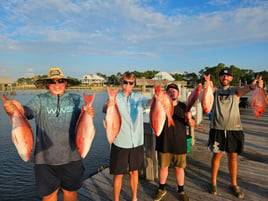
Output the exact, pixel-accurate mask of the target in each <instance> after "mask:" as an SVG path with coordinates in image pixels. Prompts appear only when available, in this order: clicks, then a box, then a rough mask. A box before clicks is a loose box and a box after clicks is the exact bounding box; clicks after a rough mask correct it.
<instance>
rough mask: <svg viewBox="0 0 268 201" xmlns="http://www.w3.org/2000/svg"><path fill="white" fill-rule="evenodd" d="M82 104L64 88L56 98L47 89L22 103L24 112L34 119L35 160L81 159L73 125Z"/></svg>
mask: <svg viewBox="0 0 268 201" xmlns="http://www.w3.org/2000/svg"><path fill="white" fill-rule="evenodd" d="M58 101H59V102H58ZM83 104H84V100H81V97H80V96H79V95H76V94H72V93H68V92H65V93H64V94H63V95H62V96H60V97H59V100H58V97H57V96H53V95H52V94H51V93H49V92H48V93H44V94H40V95H37V96H35V97H34V98H32V99H31V100H30V101H29V102H28V103H27V104H26V105H25V106H24V109H25V116H26V117H27V118H28V119H32V118H35V122H36V140H35V142H36V145H35V153H34V158H33V162H34V163H36V164H50V165H60V164H66V163H69V162H71V161H77V160H81V157H80V155H79V152H78V151H77V149H76V145H75V126H76V122H77V119H78V117H79V115H80V112H81V107H82V105H83ZM57 110H58V116H57Z"/></svg>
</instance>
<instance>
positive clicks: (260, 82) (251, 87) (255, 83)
mask: <svg viewBox="0 0 268 201" xmlns="http://www.w3.org/2000/svg"><path fill="white" fill-rule="evenodd" d="M256 87H259V88H263V80H262V78H261V77H259V78H257V79H255V80H254V81H253V82H252V83H251V84H250V85H247V86H245V87H236V94H237V96H238V97H241V96H243V95H245V94H247V93H248V92H250V91H252V90H254V89H255V88H256Z"/></svg>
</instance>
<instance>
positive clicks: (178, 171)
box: [175, 167, 185, 186]
mask: <svg viewBox="0 0 268 201" xmlns="http://www.w3.org/2000/svg"><path fill="white" fill-rule="evenodd" d="M175 173H176V179H177V184H178V185H179V186H184V175H185V173H184V169H183V168H179V167H175Z"/></svg>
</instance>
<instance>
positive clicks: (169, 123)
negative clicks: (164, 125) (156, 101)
mask: <svg viewBox="0 0 268 201" xmlns="http://www.w3.org/2000/svg"><path fill="white" fill-rule="evenodd" d="M171 125H172V126H175V124H174V121H173V119H172V118H169V119H168V127H170V126H171Z"/></svg>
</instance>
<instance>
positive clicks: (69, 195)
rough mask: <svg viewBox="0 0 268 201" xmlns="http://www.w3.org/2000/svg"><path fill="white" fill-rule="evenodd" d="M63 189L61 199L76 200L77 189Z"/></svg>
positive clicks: (66, 200)
mask: <svg viewBox="0 0 268 201" xmlns="http://www.w3.org/2000/svg"><path fill="white" fill-rule="evenodd" d="M62 191H63V201H77V191H67V190H64V189H62Z"/></svg>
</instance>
